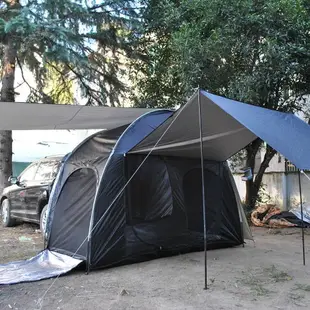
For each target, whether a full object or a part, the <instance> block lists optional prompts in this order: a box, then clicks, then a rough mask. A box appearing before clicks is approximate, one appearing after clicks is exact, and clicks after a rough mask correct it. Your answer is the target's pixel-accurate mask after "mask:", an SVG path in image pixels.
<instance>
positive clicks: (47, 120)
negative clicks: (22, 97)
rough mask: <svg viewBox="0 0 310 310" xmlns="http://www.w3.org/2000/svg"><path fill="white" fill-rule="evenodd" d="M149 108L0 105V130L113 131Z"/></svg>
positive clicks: (19, 103)
mask: <svg viewBox="0 0 310 310" xmlns="http://www.w3.org/2000/svg"><path fill="white" fill-rule="evenodd" d="M148 111H150V109H139V108H110V107H92V106H81V105H63V104H34V103H27V104H25V103H21V102H0V130H34V129H113V128H116V127H120V126H123V125H126V124H130V123H131V122H133V121H134V120H135V119H136V118H138V117H139V116H141V115H142V114H144V113H146V112H148Z"/></svg>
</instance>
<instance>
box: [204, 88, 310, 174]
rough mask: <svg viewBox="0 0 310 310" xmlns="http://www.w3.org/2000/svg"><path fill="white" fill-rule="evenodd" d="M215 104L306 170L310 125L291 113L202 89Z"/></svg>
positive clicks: (308, 154)
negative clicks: (254, 104)
mask: <svg viewBox="0 0 310 310" xmlns="http://www.w3.org/2000/svg"><path fill="white" fill-rule="evenodd" d="M202 94H203V95H204V96H206V97H207V98H209V99H210V100H212V102H213V103H215V104H216V105H217V106H219V107H220V108H221V109H223V110H224V111H225V112H226V113H228V114H229V115H231V116H232V117H233V118H234V119H236V120H237V121H238V122H240V123H241V124H242V125H243V126H245V127H246V128H248V129H249V130H250V131H251V132H252V133H254V134H255V135H256V136H257V137H259V138H261V139H262V140H264V141H266V142H267V143H268V144H269V145H270V146H271V147H273V148H274V149H275V150H277V151H278V152H279V153H281V154H282V155H283V156H285V157H286V158H287V159H288V160H290V161H291V162H292V163H293V164H294V165H295V166H296V167H297V168H299V169H310V126H309V125H308V124H307V123H305V122H304V121H302V120H301V119H300V118H298V117H297V116H295V115H294V114H289V113H283V112H278V111H274V110H269V109H265V108H261V107H257V106H253V105H249V104H245V103H241V102H238V101H235V100H230V99H227V98H224V97H220V96H216V95H213V94H210V93H208V92H205V91H202Z"/></svg>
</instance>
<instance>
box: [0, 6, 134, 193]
mask: <svg viewBox="0 0 310 310" xmlns="http://www.w3.org/2000/svg"><path fill="white" fill-rule="evenodd" d="M138 24H139V23H138V16H137V13H136V10H135V3H134V1H128V0H114V1H101V2H100V1H91V0H89V1H82V0H53V1H51V0H28V1H26V0H25V1H23V0H5V1H1V2H0V57H1V58H2V63H1V66H2V88H1V98H0V99H1V101H7V102H14V100H15V91H14V86H15V85H14V82H15V68H16V67H19V68H20V69H21V72H22V75H23V70H24V69H25V68H26V67H27V68H28V69H30V71H31V72H32V73H33V75H34V76H35V79H36V83H37V87H35V88H33V86H31V85H30V84H29V83H28V81H27V79H26V77H25V76H24V75H23V78H24V82H25V83H27V84H28V86H29V87H30V88H31V92H30V96H29V98H28V101H35V102H42V103H57V102H58V100H59V101H63V100H70V98H72V96H70V95H69V96H66V94H67V95H68V91H69V92H70V89H72V83H77V84H78V86H79V87H80V89H81V90H82V94H83V96H84V97H85V98H87V104H90V105H105V104H110V105H112V106H117V105H118V104H119V97H118V96H115V93H119V94H122V93H123V92H125V91H126V86H125V85H124V84H123V83H122V82H121V81H120V75H119V74H118V75H117V69H118V66H119V56H120V55H123V56H124V55H125V56H128V57H133V55H134V46H135V43H134V39H135V31H136V27H137V25H138ZM122 29H126V31H125V32H124V31H121V30H122ZM124 33H125V35H124ZM51 76H52V82H51ZM55 82H57V84H58V85H57V86H56V85H55ZM51 85H52V86H53V87H52V89H51ZM62 103H63V102H62ZM68 103H70V102H68ZM11 172H12V135H11V132H10V131H2V132H0V192H2V190H3V188H4V187H5V186H7V185H8V181H7V180H8V177H9V176H10V175H11Z"/></svg>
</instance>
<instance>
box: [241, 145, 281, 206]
mask: <svg viewBox="0 0 310 310" xmlns="http://www.w3.org/2000/svg"><path fill="white" fill-rule="evenodd" d="M255 142H256V141H254V142H253V144H254V143H255ZM260 144H261V141H260ZM260 144H259V145H258V146H257V145H256V144H254V145H252V146H250V147H249V149H248V148H247V152H248V153H247V163H248V164H249V167H251V168H252V171H253V172H254V167H255V157H256V154H257V152H258V150H259V147H260ZM275 154H276V151H275V150H274V149H273V148H272V147H270V146H269V145H268V146H267V149H266V153H265V156H264V159H263V161H262V163H261V164H260V166H259V169H258V172H257V174H256V176H255V178H254V180H250V181H247V183H246V206H247V207H248V208H249V209H250V210H251V209H254V208H255V205H256V202H257V199H258V197H259V189H260V187H261V184H262V180H263V175H264V173H265V171H266V169H267V168H268V167H269V163H270V161H271V159H272V158H273V156H274V155H275ZM253 158H254V163H253ZM250 165H251V166H250Z"/></svg>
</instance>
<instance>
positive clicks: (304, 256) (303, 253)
mask: <svg viewBox="0 0 310 310" xmlns="http://www.w3.org/2000/svg"><path fill="white" fill-rule="evenodd" d="M298 183H299V197H300V213H301V240H302V261H303V265H304V266H305V265H306V254H305V231H304V228H305V225H304V208H303V201H302V190H301V177H300V169H298Z"/></svg>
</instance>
